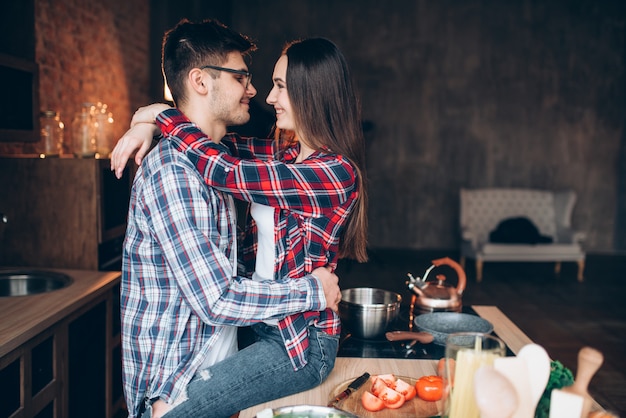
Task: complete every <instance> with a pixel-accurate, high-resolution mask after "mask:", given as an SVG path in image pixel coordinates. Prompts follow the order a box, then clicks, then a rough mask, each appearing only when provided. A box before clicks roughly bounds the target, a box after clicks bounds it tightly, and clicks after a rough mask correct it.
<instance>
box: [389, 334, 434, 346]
mask: <svg viewBox="0 0 626 418" xmlns="http://www.w3.org/2000/svg"><path fill="white" fill-rule="evenodd" d="M385 336H386V337H387V339H388V340H389V341H404V340H409V341H419V342H421V343H422V344H429V343H432V342H433V340H434V339H435V337H433V335H432V334H429V333H428V332H409V331H390V332H388V333H386V334H385Z"/></svg>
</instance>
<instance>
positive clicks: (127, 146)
mask: <svg viewBox="0 0 626 418" xmlns="http://www.w3.org/2000/svg"><path fill="white" fill-rule="evenodd" d="M158 134H159V128H158V127H157V126H156V124H155V123H136V124H135V125H134V126H133V127H132V128H130V129H129V130H128V131H126V133H125V134H124V135H123V136H122V137H121V138H120V140H119V141H117V144H115V148H113V152H111V171H114V172H115V176H116V177H117V178H118V179H119V178H122V173H123V172H124V168H125V167H126V163H127V162H128V160H129V159H130V157H131V156H132V155H133V153H135V151H136V154H135V162H136V163H137V165H140V164H141V160H142V159H143V157H145V155H146V154H147V153H148V151H150V146H151V145H152V138H153V137H154V136H155V135H158Z"/></svg>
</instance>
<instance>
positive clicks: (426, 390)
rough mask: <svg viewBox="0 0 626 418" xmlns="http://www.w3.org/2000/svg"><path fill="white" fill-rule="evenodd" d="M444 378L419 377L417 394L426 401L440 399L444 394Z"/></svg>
mask: <svg viewBox="0 0 626 418" xmlns="http://www.w3.org/2000/svg"><path fill="white" fill-rule="evenodd" d="M443 387H444V384H443V378H442V377H441V376H422V377H420V378H419V379H417V382H416V383H415V388H416V389H417V396H419V397H420V399H423V400H425V401H430V402H433V401H438V400H440V399H441V397H442V396H443Z"/></svg>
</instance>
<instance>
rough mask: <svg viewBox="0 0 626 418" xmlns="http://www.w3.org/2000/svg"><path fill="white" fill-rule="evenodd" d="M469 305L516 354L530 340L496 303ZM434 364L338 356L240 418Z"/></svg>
mask: <svg viewBox="0 0 626 418" xmlns="http://www.w3.org/2000/svg"><path fill="white" fill-rule="evenodd" d="M472 309H473V310H474V311H475V312H476V313H477V314H478V315H479V316H481V317H482V318H485V319H486V320H488V321H490V322H491V323H492V324H493V326H494V332H495V333H496V334H498V336H499V337H500V338H502V340H503V341H504V342H505V343H506V344H507V346H508V347H509V348H510V349H511V351H512V352H513V353H515V354H517V352H518V351H519V350H520V349H521V348H522V347H523V346H525V345H526V344H530V343H532V340H531V339H530V338H528V336H527V335H526V334H524V332H522V330H520V329H519V327H517V325H515V324H514V323H513V322H512V321H511V320H510V319H509V318H508V317H507V316H506V315H504V314H503V313H502V311H500V309H498V308H497V307H496V306H472ZM436 368H437V360H412V359H399V358H354V357H338V358H337V359H336V361H335V368H334V369H333V371H332V372H331V374H330V375H329V376H328V378H327V379H326V380H325V381H324V382H323V383H322V384H321V385H319V386H318V387H316V388H313V389H310V390H307V391H304V392H300V393H297V394H295V395H290V396H286V397H284V398H280V399H276V400H274V401H271V402H266V403H264V404H261V405H257V406H253V407H250V408H248V409H245V410H243V411H241V413H240V415H239V418H254V417H255V416H256V414H257V413H258V412H259V411H262V410H264V409H267V408H278V407H281V406H290V405H320V406H324V405H326V404H327V402H328V399H329V396H330V394H331V392H333V390H334V389H335V388H336V387H337V385H339V384H340V383H342V382H345V381H346V380H349V379H353V378H355V377H357V376H360V375H361V374H363V372H365V371H367V372H369V373H370V374H381V373H394V374H396V375H400V376H409V377H414V378H417V377H420V376H423V375H428V374H434V373H436ZM594 407H595V408H596V409H599V406H598V405H597V404H595V405H594Z"/></svg>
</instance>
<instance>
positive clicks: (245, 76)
mask: <svg viewBox="0 0 626 418" xmlns="http://www.w3.org/2000/svg"><path fill="white" fill-rule="evenodd" d="M205 68H210V69H212V70H217V71H226V72H227V73H232V74H238V75H240V76H242V77H243V78H242V79H241V81H242V83H241V84H243V85H244V87H245V89H246V90H248V86H249V85H250V81H251V80H252V74H250V73H249V72H247V71H243V70H235V69H233V68H226V67H217V66H215V65H204V66H202V67H200V69H201V70H204V69H205ZM244 80H245V82H243V81H244Z"/></svg>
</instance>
